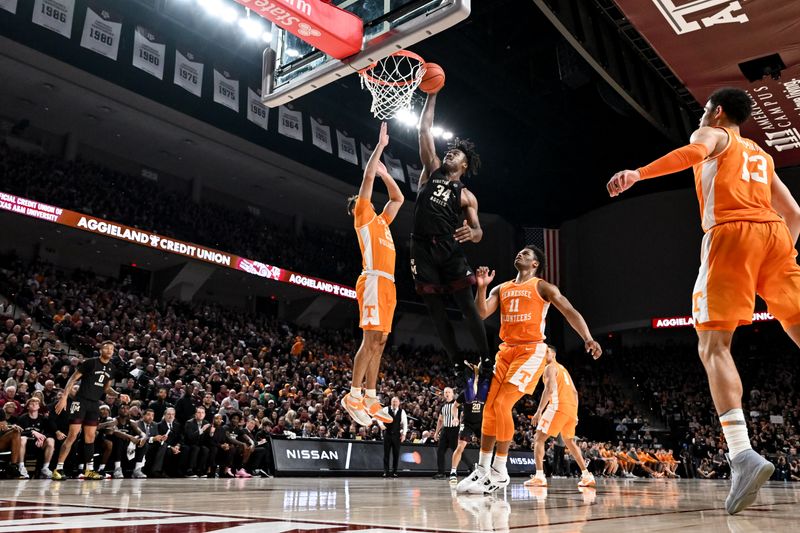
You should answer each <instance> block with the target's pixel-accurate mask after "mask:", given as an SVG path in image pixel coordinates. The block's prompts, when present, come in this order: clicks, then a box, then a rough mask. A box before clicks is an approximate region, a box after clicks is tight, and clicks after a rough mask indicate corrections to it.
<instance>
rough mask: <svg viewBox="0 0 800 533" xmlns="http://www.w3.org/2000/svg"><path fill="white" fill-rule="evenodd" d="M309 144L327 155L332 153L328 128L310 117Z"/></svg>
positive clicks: (329, 129)
mask: <svg viewBox="0 0 800 533" xmlns="http://www.w3.org/2000/svg"><path fill="white" fill-rule="evenodd" d="M311 142H312V143H314V146H316V147H317V148H319V149H320V150H324V151H326V152H328V153H329V154H332V153H333V144H332V143H331V128H330V126H325V125H324V124H323V123H322V122H320V121H318V120H317V119H315V118H314V117H311Z"/></svg>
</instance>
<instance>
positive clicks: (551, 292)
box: [538, 280, 603, 359]
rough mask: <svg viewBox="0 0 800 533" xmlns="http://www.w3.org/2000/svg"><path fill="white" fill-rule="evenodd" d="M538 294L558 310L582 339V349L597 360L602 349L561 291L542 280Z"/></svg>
mask: <svg viewBox="0 0 800 533" xmlns="http://www.w3.org/2000/svg"><path fill="white" fill-rule="evenodd" d="M538 289H539V294H540V295H541V296H542V298H544V299H545V301H547V302H550V303H551V304H553V305H554V306H555V307H556V309H558V310H559V311H560V312H561V314H562V315H564V318H566V319H567V322H569V325H570V326H572V329H574V330H575V332H576V333H577V334H578V335H580V336H581V339H583V347H584V349H585V350H586V351H587V352H588V353H590V354H591V355H592V357H594V358H595V359H597V358H599V357H600V356H601V355H603V349H602V348H600V345H599V344H598V343H597V341H595V340H594V339H593V338H592V333H591V332H590V331H589V326H587V325H586V321H585V320H584V319H583V316H581V314H580V313H579V312H578V310H577V309H575V308H574V307H573V306H572V304H571V303H570V301H569V300H567V297H566V296H564V295H563V294H561V291H560V290H558V287H556V286H555V285H553V284H552V283H548V282H546V281H544V280H542V281H540V282H539V285H538Z"/></svg>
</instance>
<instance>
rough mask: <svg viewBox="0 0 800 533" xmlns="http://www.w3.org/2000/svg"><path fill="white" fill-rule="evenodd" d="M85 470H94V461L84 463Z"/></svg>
mask: <svg viewBox="0 0 800 533" xmlns="http://www.w3.org/2000/svg"><path fill="white" fill-rule="evenodd" d="M86 470H94V461H93V460H92V461H89V462H88V463H86Z"/></svg>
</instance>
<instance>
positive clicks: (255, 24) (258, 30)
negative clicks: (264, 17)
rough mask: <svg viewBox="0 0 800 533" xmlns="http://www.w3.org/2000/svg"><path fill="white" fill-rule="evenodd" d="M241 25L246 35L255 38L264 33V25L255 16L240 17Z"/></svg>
mask: <svg viewBox="0 0 800 533" xmlns="http://www.w3.org/2000/svg"><path fill="white" fill-rule="evenodd" d="M239 27H240V28H242V30H244V33H245V35H247V36H248V37H252V38H254V39H255V38H258V37H260V36H261V35H262V34H263V33H264V26H262V25H261V23H260V22H259V21H257V20H256V19H255V18H246V19H245V18H243V19H239Z"/></svg>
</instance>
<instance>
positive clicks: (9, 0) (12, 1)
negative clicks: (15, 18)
mask: <svg viewBox="0 0 800 533" xmlns="http://www.w3.org/2000/svg"><path fill="white" fill-rule="evenodd" d="M0 9H2V10H4V11H8V12H9V13H16V12H17V0H0Z"/></svg>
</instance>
